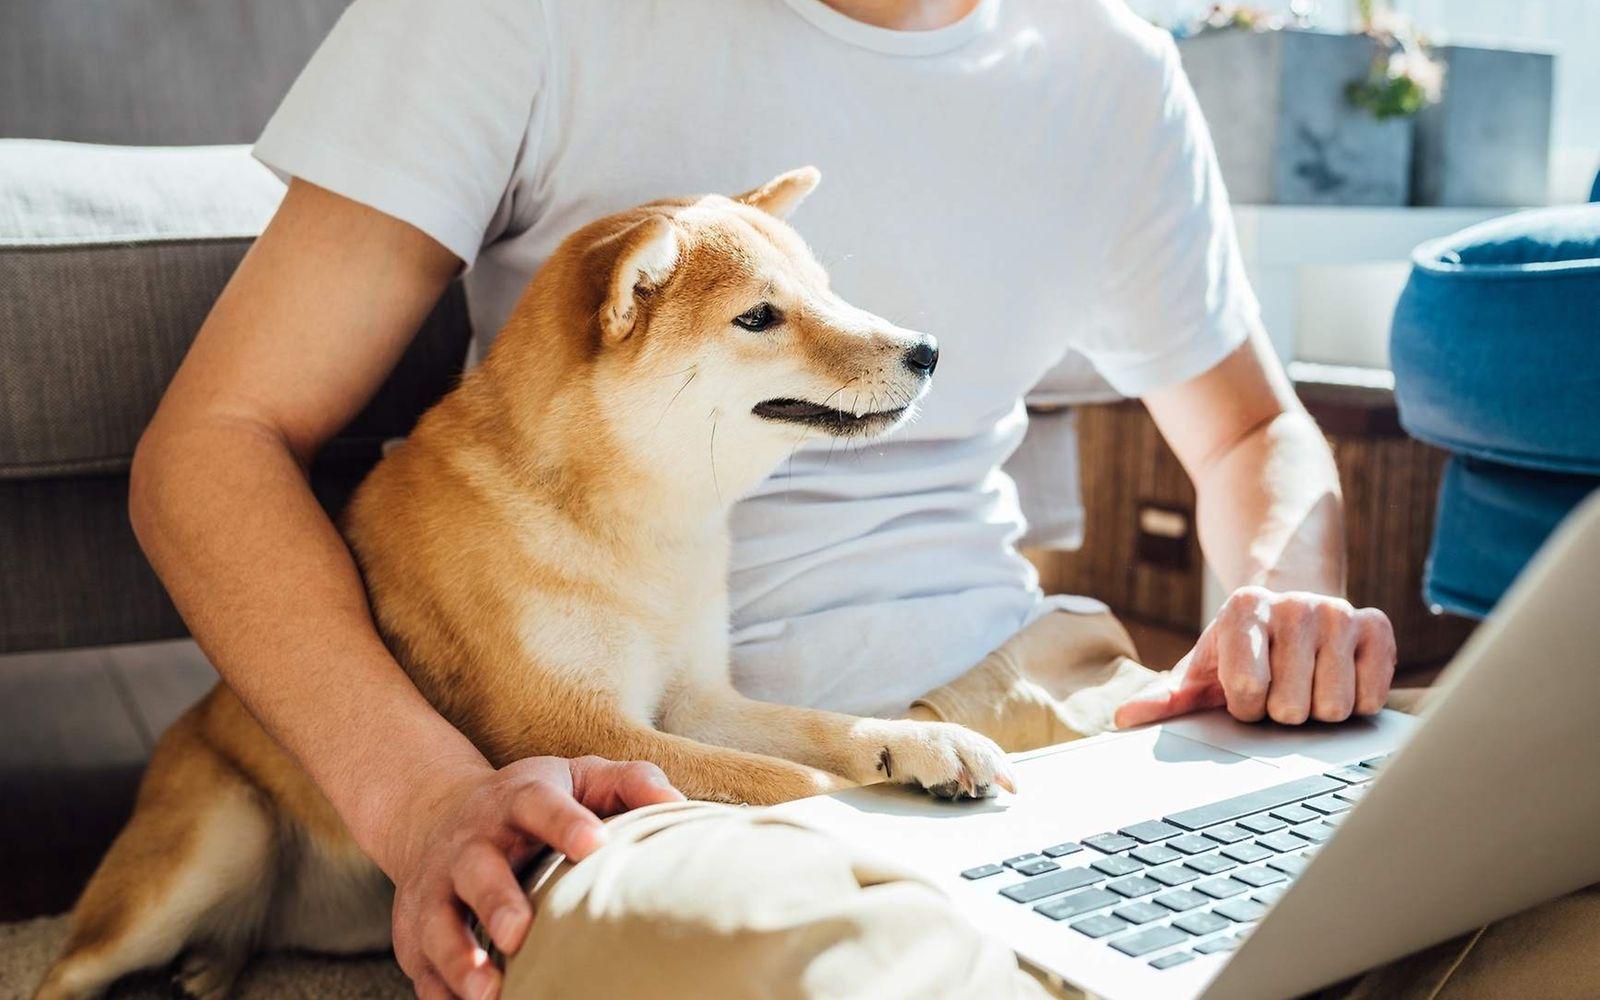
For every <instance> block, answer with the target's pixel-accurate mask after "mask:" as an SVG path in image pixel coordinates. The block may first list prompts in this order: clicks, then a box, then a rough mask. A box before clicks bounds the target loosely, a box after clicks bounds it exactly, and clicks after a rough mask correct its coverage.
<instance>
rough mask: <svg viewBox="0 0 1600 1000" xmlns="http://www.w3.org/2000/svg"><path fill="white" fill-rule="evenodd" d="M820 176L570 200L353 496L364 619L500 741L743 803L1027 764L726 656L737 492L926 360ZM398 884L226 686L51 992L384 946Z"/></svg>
mask: <svg viewBox="0 0 1600 1000" xmlns="http://www.w3.org/2000/svg"><path fill="white" fill-rule="evenodd" d="M817 180H818V174H817V172H816V171H815V170H814V169H810V168H806V169H801V170H796V171H792V172H790V173H786V174H783V175H781V176H779V177H777V178H775V179H773V180H772V181H770V182H768V183H766V184H764V185H762V186H761V187H759V188H756V189H755V190H753V191H749V192H746V193H745V194H742V195H738V196H736V197H732V198H729V197H721V196H708V197H703V198H697V199H675V200H667V201H658V202H652V203H650V204H646V205H643V206H640V207H638V208H635V209H632V210H630V211H626V212H622V213H620V214H617V215H612V216H609V217H607V218H603V219H600V220H599V221H596V222H594V223H591V224H590V225H588V226H585V227H584V228H582V229H580V230H578V231H577V232H576V233H574V234H573V235H572V236H570V237H569V238H568V239H567V240H566V241H565V242H564V243H563V244H562V245H561V247H560V248H559V249H558V250H557V251H556V252H555V253H554V254H553V255H552V257H551V258H550V260H549V261H548V262H547V263H546V264H545V265H544V266H543V267H542V268H541V269H540V270H539V272H538V274H537V276H536V277H535V279H534V281H533V283H532V284H531V285H530V286H529V289H528V291H527V292H526V294H525V295H524V297H523V299H522V301H521V302H520V303H519V305H518V306H517V308H516V310H515V312H514V314H513V315H512V317H511V319H510V321H509V322H508V323H507V324H506V327H505V329H504V331H503V332H502V333H501V335H500V337H499V338H498V339H497V341H496V342H495V344H494V346H493V348H492V350H491V351H490V352H489V354H488V356H487V358H486V359H485V360H484V362H483V364H482V365H480V366H479V367H478V368H477V369H475V370H473V371H472V372H470V373H469V374H467V375H466V376H465V377H464V378H463V380H462V382H461V384H460V385H459V387H457V388H456V389H455V390H454V391H452V392H451V393H450V394H449V395H448V396H446V397H445V398H444V399H443V400H442V401H441V402H440V403H439V404H438V405H437V406H436V407H434V408H433V409H432V410H430V411H429V412H428V413H427V414H425V415H424V416H423V418H422V419H421V421H420V422H419V423H418V424H417V427H416V429H415V431H414V433H413V434H412V435H411V436H410V437H409V438H408V439H407V440H406V441H405V443H403V444H402V445H400V446H399V447H398V448H396V449H394V450H393V451H392V452H391V453H390V454H389V455H388V456H387V457H385V458H384V460H383V461H382V462H381V463H379V465H378V466H377V468H376V469H375V470H374V471H373V472H372V474H371V475H370V476H369V477H368V479H367V480H366V481H365V483H363V485H362V486H361V488H360V490H359V491H358V492H357V494H356V496H355V498H354V500H353V501H352V502H351V504H350V507H349V509H348V510H347V512H346V514H345V516H344V520H343V525H342V527H343V530H344V534H345V537H346V539H347V540H348V542H349V543H350V546H351V549H352V550H353V551H354V553H355V555H356V558H357V561H358V563H359V565H360V568H361V571H362V575H363V577H364V580H365V582H366V586H367V589H368V593H369V596H370V599H371V604H372V608H373V612H374V616H375V618H376V621H377V624H378V628H379V631H380V632H381V633H382V635H383V637H384V639H385V640H386V642H387V644H388V645H389V647H390V649H391V650H392V651H393V653H394V655H395V656H396V658H397V659H398V660H399V662H400V663H401V664H402V666H404V668H405V669H406V670H407V672H408V673H409V674H410V676H411V678H412V679H413V680H414V681H415V683H416V685H417V687H418V688H419V689H420V690H421V691H422V693H423V695H424V696H426V697H427V698H428V699H429V701H430V702H431V703H432V704H433V705H434V706H435V707H436V708H437V709H438V710H439V711H440V712H441V713H442V714H443V715H444V716H445V717H446V718H448V719H449V720H450V721H451V722H452V723H453V724H454V725H456V726H457V727H458V728H460V729H461V731H462V732H463V733H465V734H466V735H467V736H468V737H469V738H470V739H471V740H472V741H473V742H474V743H475V744H476V745H477V746H478V748H479V749H480V750H481V751H482V752H483V753H484V754H485V755H486V756H487V757H488V758H489V759H490V760H491V761H492V762H494V763H495V764H496V765H497V766H498V765H501V764H504V763H506V762H509V761H513V760H517V759H521V758H524V757H530V756H540V755H556V756H563V757H574V756H581V755H585V754H597V755H600V756H604V757H610V758H614V759H618V760H629V759H639V760H648V761H652V762H654V763H655V764H657V765H659V766H660V767H661V768H662V770H663V771H665V773H666V775H667V776H668V778H670V779H671V780H672V782H673V783H674V784H675V785H676V786H677V787H678V788H679V789H681V790H682V791H683V792H684V793H685V794H686V795H688V796H690V797H691V798H705V799H716V800H722V801H729V802H749V803H772V802H779V801H783V800H787V799H792V798H797V797H800V796H805V795H812V794H815V793H818V792H824V791H828V790H831V789H836V788H840V787H843V786H846V785H849V784H852V783H864V782H870V781H875V780H888V781H896V782H904V783H909V784H915V785H920V786H922V787H924V788H927V789H929V790H930V791H931V792H933V793H934V794H940V795H947V796H955V795H969V796H982V795H985V794H988V793H989V791H990V789H991V788H992V787H994V786H996V785H998V786H1001V787H1007V788H1009V787H1010V784H1011V779H1010V772H1009V770H1008V769H1007V765H1006V761H1005V757H1004V755H1003V754H1002V752H1001V750H1000V748H999V747H997V746H996V745H995V744H994V743H993V742H991V741H990V740H989V739H987V738H986V737H983V736H980V735H978V734H976V733H974V732H971V731H970V730H967V729H964V728H961V727H959V726H955V725H950V724H946V723H936V722H920V721H910V720H888V719H864V718H855V717H851V716H847V715H841V714H837V713H830V712H823V711H815V710H811V709H803V708H793V707H788V706H784V705H775V704H767V703H762V702H757V701H753V700H750V699H748V698H745V697H743V696H742V695H740V694H739V693H738V692H737V691H735V690H734V688H733V686H732V684H731V683H730V681H729V667H728V656H729V648H728V596H727V582H726V576H727V559H728V550H729V538H728V529H727V511H728V508H729V506H730V505H731V504H732V503H733V502H734V501H735V500H736V499H737V498H738V497H739V496H740V495H741V494H742V493H744V492H746V491H748V490H749V489H751V488H752V487H754V486H755V485H756V484H757V483H759V482H760V481H761V479H762V478H763V477H765V476H766V475H767V474H769V473H770V472H771V471H772V470H773V469H774V468H776V467H777V465H778V464H779V463H780V462H781V461H782V459H783V458H784V456H785V455H787V454H788V453H789V452H790V451H791V450H792V449H793V448H794V447H795V446H796V445H797V444H799V443H801V442H802V441H804V440H806V439H810V438H817V437H824V436H830V435H831V436H833V437H837V438H868V437H872V436H877V435H882V434H885V433H887V432H889V431H891V430H893V429H894V428H895V427H897V426H899V425H900V424H901V423H902V422H903V421H905V420H906V419H907V418H908V416H909V415H910V414H911V413H912V411H913V409H914V407H915V406H916V404H917V401H918V400H919V399H920V398H921V396H922V395H923V394H924V392H926V391H927V388H928V385H929V380H930V378H931V376H932V374H933V370H934V366H935V363H936V362H937V360H938V350H937V347H936V345H935V344H934V342H933V340H932V339H931V338H929V337H927V336H923V335H919V334H915V333H911V332H908V331H905V330H901V329H898V328H896V327H895V326H893V325H891V324H890V323H888V322H887V321H885V320H883V319H880V318H878V317H877V316H873V315H871V314H869V313H866V312H863V311H862V310H860V309H857V308H855V307H853V306H851V305H849V304H847V303H845V302H844V301H842V300H841V299H840V298H839V297H838V296H837V295H835V294H834V293H833V292H832V291H831V290H830V289H829V287H828V278H827V275H826V274H825V273H824V271H823V269H822V268H821V267H820V266H819V265H818V264H817V262H816V261H815V260H814V259H813V258H812V256H811V254H810V252H809V251H808V250H807V248H806V246H805V244H804V243H803V242H802V241H801V239H800V237H799V236H798V235H797V234H796V233H795V232H794V231H793V230H792V229H790V228H789V226H788V225H787V224H786V223H785V222H783V221H782V218H783V217H784V216H786V215H787V214H788V213H789V211H790V210H792V209H793V208H794V207H795V206H796V205H797V204H799V202H800V201H801V200H802V199H803V198H804V197H805V196H806V195H807V194H809V193H810V191H811V190H812V188H813V187H814V186H815V185H816V183H817ZM860 666H861V669H871V664H861V665H860ZM390 899H391V889H390V886H389V885H388V883H387V881H386V879H385V878H384V877H383V876H382V874H381V873H380V872H379V871H378V869H377V868H376V866H374V865H373V864H372V863H371V862H370V861H369V860H368V859H367V858H365V857H364V856H363V855H362V854H361V852H360V850H359V849H358V848H357V847H356V845H355V843H354V842H353V841H352V840H351V838H350V836H349V835H348V833H347V832H346V831H345V828H344V826H343V824H342V823H341V822H340V820H339V818H338V816H337V815H336V814H335V813H334V812H333V810H332V808H331V806H330V805H329V804H328V802H327V801H326V800H325V799H324V798H323V797H322V795H321V794H320V793H319V792H318V791H317V789H316V788H315V787H314V786H313V785H312V784H311V782H310V779H309V778H307V777H306V776H305V775H304V773H303V772H302V771H301V770H300V769H299V768H298V767H297V765H296V764H295V763H294V762H293V761H292V760H291V759H290V758H289V756H288V755H287V754H286V753H285V752H284V751H283V750H282V749H280V748H279V747H278V746H277V744H276V743H274V742H273V740H272V739H271V737H269V736H268V735H267V733H266V732H265V731H264V730H263V729H262V728H261V727H260V726H259V725H258V724H257V723H256V722H255V720H254V719H253V718H252V717H251V716H250V714H249V713H248V712H247V711H246V710H245V708H244V707H243V705H242V704H241V703H240V702H239V700H238V699H237V698H236V697H235V696H234V695H233V694H232V692H231V691H230V690H229V689H228V688H227V687H225V686H218V687H217V688H216V689H214V690H213V691H212V692H211V693H210V694H208V695H207V696H206V697H205V698H204V699H203V700H202V701H201V702H200V703H199V704H197V705H196V706H195V707H193V708H192V709H190V710H189V712H188V713H187V714H186V715H184V716H183V717H182V718H181V719H180V720H179V721H178V722H177V723H175V724H174V725H173V727H172V728H171V729H170V730H169V731H168V732H167V733H166V734H165V735H164V736H163V738H162V740H161V742H160V744H159V745H158V747H157V748H156V751H155V754H154V755H153V757H152V758H151V761H150V766H149V770H148V772H147V773H146V775H145V778H144V783H143V785H142V787H141V789H140V793H139V799H138V804H137V807H136V809H135V813H134V816H133V818H132V819H131V820H130V821H129V823H128V826H127V828H126V829H125V830H123V832H122V834H121V835H120V836H119V837H118V839H117V840H116V842H115V843H114V844H113V846H112V848H111V850H110V852H109V853H108V854H107V855H106V858H105V860H104V861H103V862H102V863H101V865H100V868H99V870H98V871H97V872H96V873H95V875H94V877H93V879H92V880H91V881H90V883H89V885H88V887H87V888H86V889H85V891H84V893H83V896H82V898H81V899H80V900H79V902H78V904H77V907H76V909H75V910H74V912H73V915H72V935H71V939H70V941H69V942H68V945H67V948H66V953H65V955H64V956H63V957H62V958H61V959H60V960H59V961H58V962H57V963H56V964H55V966H54V967H53V968H52V969H51V971H50V973H49V975H48V977H47V978H46V980H45V981H44V984H43V985H42V986H41V987H40V991H39V996H40V997H41V998H44V1000H59V998H64V997H88V996H93V995H95V994H98V993H99V992H101V991H102V990H103V989H104V988H105V987H106V986H107V985H108V984H109V983H110V982H112V981H113V980H114V979H116V978H117V977H119V976H121V975H123V974H124V973H127V972H129V971H132V970H135V969H139V968H145V967H149V966H153V965H158V964H162V963H165V962H168V961H171V960H172V959H173V958H174V957H176V956H178V955H180V954H183V955H184V956H185V958H184V960H183V961H182V962H181V963H180V964H179V966H178V971H177V978H176V985H177V986H178V987H179V988H180V989H181V990H182V991H183V992H185V993H187V994H189V995H192V996H196V997H203V998H211V997H219V996H222V995H224V994H225V993H226V992H227V991H228V989H229V988H230V986H231V984H232V982H233V980H234V978H235V976H236V975H237V973H238V972H239V970H240V969H241V968H242V966H243V965H244V963H245V962H246V961H247V960H248V958H249V956H250V954H251V953H252V952H253V951H255V950H259V949H267V948H307V949H312V950H317V951H324V952H329V951H331V952H340V951H361V950H372V949H377V948H384V947H387V946H388V935H389V905H390Z"/></svg>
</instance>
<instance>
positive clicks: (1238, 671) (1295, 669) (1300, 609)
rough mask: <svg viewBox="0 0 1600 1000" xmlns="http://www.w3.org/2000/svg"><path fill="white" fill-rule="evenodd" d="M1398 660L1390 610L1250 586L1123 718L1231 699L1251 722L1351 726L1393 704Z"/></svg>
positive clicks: (1152, 717) (1142, 718) (1129, 722)
mask: <svg viewBox="0 0 1600 1000" xmlns="http://www.w3.org/2000/svg"><path fill="white" fill-rule="evenodd" d="M1394 665H1395V645H1394V629H1393V628H1392V627H1391V626H1390V624H1389V619H1388V617H1387V616H1385V615H1384V613H1383V612H1382V611H1379V610H1377V609H1376V608H1360V609H1357V608H1354V607H1352V606H1351V605H1350V602H1349V601H1346V600H1343V599H1341V598H1337V597H1326V596H1324V595H1321V594H1309V593H1300V592H1291V593H1276V592H1274V591H1270V590H1267V589H1265V588H1263V587H1243V588H1241V589H1239V590H1236V591H1234V592H1233V595H1232V596H1230V597H1229V598H1228V601H1227V603H1226V604H1224V605H1223V607H1222V611H1221V613H1220V614H1218V615H1217V617H1216V619H1215V620H1213V621H1212V622H1211V624H1210V625H1208V626H1207V627H1206V630H1205V631H1204V632H1202V633H1201V634H1200V641H1199V642H1197V643H1195V647H1194V649H1192V650H1190V652H1189V655H1187V656H1185V657H1184V658H1183V659H1182V660H1180V661H1179V662H1178V665H1177V666H1176V667H1174V668H1173V669H1172V672H1171V673H1170V674H1168V675H1167V676H1166V677H1165V678H1163V680H1162V682H1161V684H1160V685H1159V686H1156V687H1155V688H1154V689H1151V690H1146V691H1143V692H1141V693H1140V694H1138V695H1137V696H1135V697H1134V698H1132V699H1131V700H1129V701H1128V702H1126V703H1125V704H1123V705H1122V707H1121V708H1119V709H1117V715H1116V722H1117V725H1118V726H1119V727H1128V726H1139V725H1144V724H1145V723H1148V722H1158V721H1160V720H1162V719H1167V718H1171V717H1172V716H1175V715H1183V714H1185V713H1187V712H1195V711H1199V710H1200V709H1204V708H1220V707H1222V706H1224V705H1226V706H1227V708H1228V711H1229V712H1230V713H1232V715H1233V716H1234V718H1237V719H1241V720H1243V721H1245V722H1257V721H1260V720H1261V719H1262V718H1271V719H1273V720H1274V721H1277V722H1283V723H1288V724H1290V725H1298V724H1300V723H1302V722H1305V721H1306V720H1307V719H1318V720H1320V721H1322V722H1343V721H1344V720H1345V719H1348V718H1349V717H1350V716H1351V714H1352V713H1353V714H1356V715H1372V714H1373V713H1375V712H1377V711H1378V710H1379V709H1381V708H1382V707H1383V703H1384V699H1386V698H1387V697H1388V695H1389V683H1390V681H1391V680H1393V678H1394Z"/></svg>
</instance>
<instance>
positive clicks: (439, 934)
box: [422, 904, 500, 1000]
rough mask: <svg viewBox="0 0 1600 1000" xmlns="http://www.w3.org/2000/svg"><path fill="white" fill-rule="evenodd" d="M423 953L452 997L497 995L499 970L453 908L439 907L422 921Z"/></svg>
mask: <svg viewBox="0 0 1600 1000" xmlns="http://www.w3.org/2000/svg"><path fill="white" fill-rule="evenodd" d="M422 953H423V954H424V955H426V956H427V958H428V963H429V965H431V966H432V972H434V973H435V974H437V976H438V977H439V978H440V979H442V980H444V984H445V985H446V986H448V987H449V988H450V992H451V993H452V994H454V995H455V996H458V997H462V998H463V1000H493V998H494V997H496V996H498V995H499V993H500V973H499V971H498V970H497V969H495V967H494V965H493V964H491V963H490V962H489V956H488V955H487V954H486V953H485V952H484V950H483V949H482V948H480V947H478V943H477V942H476V941H474V940H473V939H472V935H471V934H469V933H468V932H467V925H466V924H465V923H463V922H462V920H461V916H460V914H458V913H457V912H456V909H455V907H454V906H451V905H448V904H440V905H439V907H438V908H437V909H435V910H434V911H433V912H432V913H430V914H429V916H428V918H427V919H426V920H425V921H424V922H423V925H422Z"/></svg>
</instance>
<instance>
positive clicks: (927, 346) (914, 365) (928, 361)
mask: <svg viewBox="0 0 1600 1000" xmlns="http://www.w3.org/2000/svg"><path fill="white" fill-rule="evenodd" d="M905 363H906V367H907V368H909V369H911V370H912V371H914V372H916V373H917V374H919V375H932V374H933V368H934V366H935V365H937V364H938V363H939V342H938V341H937V340H934V339H933V338H932V337H927V338H925V339H923V340H921V341H919V342H918V343H917V346H915V347H913V348H911V349H910V350H909V351H907V352H906V353H905Z"/></svg>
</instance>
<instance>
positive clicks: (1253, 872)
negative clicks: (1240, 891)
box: [1231, 868, 1289, 889]
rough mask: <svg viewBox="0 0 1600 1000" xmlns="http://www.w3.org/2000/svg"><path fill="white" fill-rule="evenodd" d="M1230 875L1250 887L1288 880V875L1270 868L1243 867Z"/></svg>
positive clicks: (1256, 887) (1259, 886) (1275, 883)
mask: <svg viewBox="0 0 1600 1000" xmlns="http://www.w3.org/2000/svg"><path fill="white" fill-rule="evenodd" d="M1231 877H1232V878H1236V879H1238V880H1239V881H1241V882H1243V883H1245V884H1247V885H1249V886H1250V887H1251V888H1252V889H1259V888H1261V887H1262V886H1264V885H1277V884H1278V883H1279V882H1287V881H1289V876H1287V875H1285V874H1284V873H1283V872H1280V871H1276V870H1274V869H1272V868H1245V869H1241V870H1240V871H1236V872H1234V873H1233V875H1232V876H1231Z"/></svg>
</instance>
